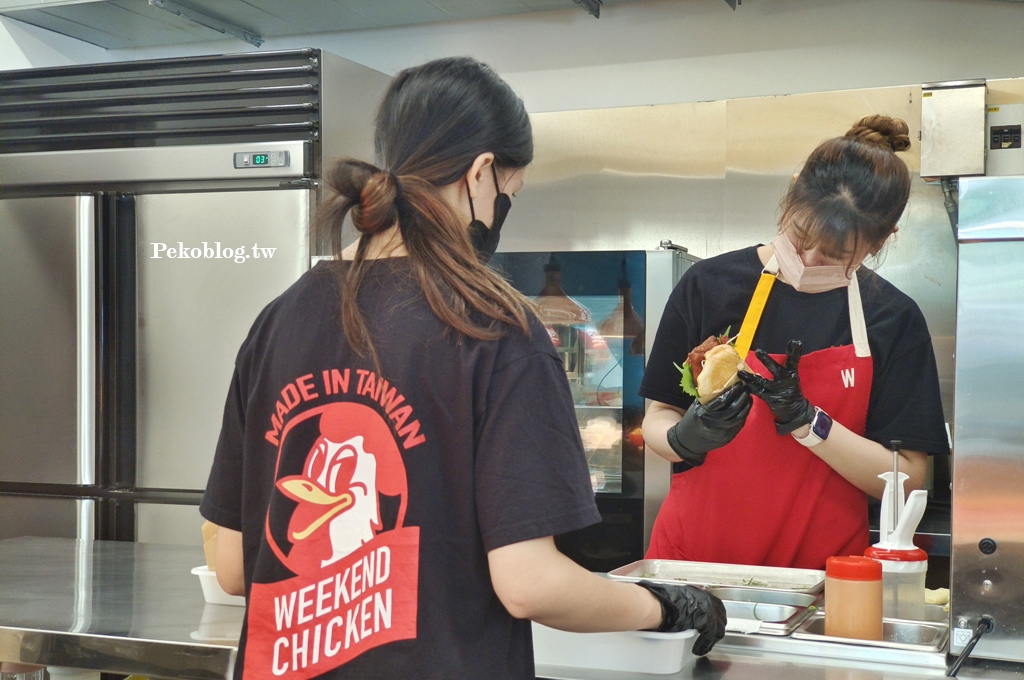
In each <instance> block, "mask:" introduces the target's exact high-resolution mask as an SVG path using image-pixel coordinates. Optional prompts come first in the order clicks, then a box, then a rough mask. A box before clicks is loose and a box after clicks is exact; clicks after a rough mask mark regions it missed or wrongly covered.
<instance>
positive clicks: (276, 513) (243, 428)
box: [200, 258, 600, 680]
mask: <svg viewBox="0 0 1024 680" xmlns="http://www.w3.org/2000/svg"><path fill="white" fill-rule="evenodd" d="M339 295H340V293H339V285H338V281H337V273H336V265H335V264H333V263H321V264H319V265H317V266H316V267H315V268H314V269H312V270H311V271H309V272H308V273H306V274H305V275H304V276H302V277H301V278H300V279H299V280H298V282H296V283H295V284H294V285H293V286H292V287H291V288H289V289H288V290H287V291H286V292H285V293H284V294H283V295H281V297H279V298H278V299H277V300H275V301H274V302H272V303H271V304H270V305H268V306H267V308H266V309H264V310H263V312H262V313H261V314H260V316H259V318H257V320H256V322H255V324H254V325H253V327H252V330H251V331H250V333H249V336H248V338H247V339H246V341H245V343H244V344H243V345H242V348H241V350H240V351H239V354H238V358H237V360H236V366H235V374H234V377H233V379H232V382H231V387H230V391H229V393H228V398H227V404H226V405H225V409H224V422H223V426H222V430H221V435H220V441H219V442H218V444H217V452H216V457H215V459H214V464H213V469H212V471H211V473H210V480H209V483H208V485H207V489H206V495H205V496H204V498H203V503H202V506H201V507H200V511H201V513H202V514H203V516H204V517H206V518H207V519H209V520H210V521H212V522H214V523H215V524H218V525H221V526H224V527H228V528H230V529H235V530H239V531H241V532H242V537H243V546H244V566H245V582H246V591H247V597H248V612H247V619H246V625H245V629H244V630H243V634H242V640H241V643H240V648H239V657H238V659H239V661H238V668H237V669H236V677H243V672H244V677H246V678H250V677H251V678H270V677H283V678H311V677H321V676H323V677H330V678H487V679H488V680H490V679H492V678H532V677H533V675H534V673H533V651H532V638H531V633H530V623H529V621H524V620H518V619H515V618H513V617H512V616H511V615H510V614H509V613H508V612H507V610H506V609H505V608H504V607H503V605H502V604H501V602H500V601H499V599H498V597H497V595H495V593H494V589H493V587H492V585H491V579H490V572H489V570H488V564H487V552H488V551H489V550H493V549H495V548H498V547H501V546H505V545H509V544H512V543H517V542H520V541H525V540H529V539H533V538H540V537H544V536H550V535H554V534H560V533H563V532H567V531H572V530H575V529H579V528H582V527H585V526H588V525H590V524H593V523H595V522H598V521H600V515H599V514H598V512H597V508H596V505H595V503H594V497H593V492H592V490H591V486H590V478H589V473H588V470H587V463H586V459H585V456H584V452H583V447H582V444H581V442H580V435H579V430H578V426H577V423H576V419H575V415H574V410H573V405H572V398H571V395H570V393H569V386H568V384H567V382H566V379H565V374H564V372H563V370H562V367H561V364H560V362H559V360H558V356H557V354H556V352H555V350H554V348H553V347H552V345H551V341H550V339H549V337H548V334H547V333H546V332H545V330H544V327H543V326H542V325H541V324H540V323H539V322H538V321H536V320H534V321H533V322H532V324H531V328H532V337H525V336H524V335H523V334H522V333H521V332H519V331H515V330H511V329H509V330H508V332H507V333H506V334H505V336H504V337H503V338H501V339H500V340H496V341H489V342H482V341H476V340H470V339H466V338H464V337H461V336H459V335H458V334H456V333H454V332H452V331H450V330H448V329H446V326H445V325H444V324H443V323H442V322H441V321H440V320H439V319H438V318H437V317H436V316H435V315H434V314H433V312H432V311H431V309H430V307H429V306H428V304H427V303H426V301H425V299H424V298H423V296H422V294H421V292H420V290H419V287H418V285H417V283H416V281H415V279H414V278H413V276H412V274H411V268H410V266H409V263H408V261H407V259H406V258H393V259H388V260H381V261H377V262H374V263H372V264H370V265H369V269H368V272H367V276H366V279H365V282H364V285H363V287H362V288H361V289H360V293H359V301H360V306H361V308H362V309H363V310H364V312H365V313H366V318H367V319H368V323H369V327H370V331H371V333H372V337H373V338H374V339H375V347H376V350H377V352H378V355H379V358H380V366H381V370H382V372H383V377H382V376H380V375H377V374H376V372H375V371H374V367H373V363H372V361H370V360H368V359H364V358H360V357H359V356H358V355H357V354H356V353H355V352H354V351H353V350H352V349H351V347H350V346H349V344H348V343H347V342H346V340H345V337H344V334H343V333H342V328H341V322H340V316H341V314H340V297H339ZM243 665H244V666H245V669H244V671H243V670H242V667H243Z"/></svg>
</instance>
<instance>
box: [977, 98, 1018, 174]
mask: <svg viewBox="0 0 1024 680" xmlns="http://www.w3.org/2000/svg"><path fill="white" fill-rule="evenodd" d="M1022 128H1024V104H1000V105H999V106H990V107H988V116H987V118H986V121H985V133H986V134H985V138H986V142H985V152H986V154H987V155H986V157H985V174H986V175H989V176H994V175H1024V145H1022V144H1021V129H1022Z"/></svg>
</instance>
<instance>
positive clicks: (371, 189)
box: [352, 171, 401, 235]
mask: <svg viewBox="0 0 1024 680" xmlns="http://www.w3.org/2000/svg"><path fill="white" fill-rule="evenodd" d="M400 194H401V185H400V184H399V180H398V176H397V175H396V174H394V173H393V172H382V171H377V172H376V173H374V174H372V175H370V177H369V178H368V179H367V180H366V184H364V185H363V189H362V191H360V192H359V203H358V204H357V205H356V206H355V207H354V208H353V209H352V224H353V225H355V228H356V229H358V230H359V231H360V232H361V233H363V234H370V235H372V234H376V233H378V232H381V231H384V230H385V229H388V228H390V227H392V226H393V225H394V224H395V222H397V221H398V206H397V203H398V197H399V195H400Z"/></svg>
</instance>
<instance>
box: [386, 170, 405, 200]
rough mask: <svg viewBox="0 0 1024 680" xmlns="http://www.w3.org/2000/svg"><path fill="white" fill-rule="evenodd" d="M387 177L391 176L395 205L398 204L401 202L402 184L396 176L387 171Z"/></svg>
mask: <svg viewBox="0 0 1024 680" xmlns="http://www.w3.org/2000/svg"><path fill="white" fill-rule="evenodd" d="M388 175H390V176H391V180H392V181H393V182H394V183H395V203H398V202H399V201H401V200H402V183H401V181H399V179H398V175H396V174H395V173H393V172H391V171H390V170H389V171H388Z"/></svg>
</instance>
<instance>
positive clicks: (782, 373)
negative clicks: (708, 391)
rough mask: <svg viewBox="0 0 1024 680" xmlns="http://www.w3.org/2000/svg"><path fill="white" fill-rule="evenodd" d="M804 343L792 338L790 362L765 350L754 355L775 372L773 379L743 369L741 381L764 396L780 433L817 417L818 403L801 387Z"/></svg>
mask: <svg viewBox="0 0 1024 680" xmlns="http://www.w3.org/2000/svg"><path fill="white" fill-rule="evenodd" d="M802 352H803V344H802V343H801V342H800V341H799V340H790V341H789V345H788V346H787V347H786V364H785V366H780V365H779V364H778V363H777V362H776V361H775V360H774V359H772V358H771V357H770V356H768V353H767V352H765V351H764V350H762V349H759V350H755V352H754V354H756V355H757V358H758V359H759V360H760V361H761V363H762V364H764V366H765V368H767V369H768V371H769V372H770V373H771V374H772V377H773V378H774V379H773V380H768V379H767V378H765V377H763V376H760V375H757V374H756V373H747V372H746V371H740V372H739V377H740V380H741V381H743V383H744V384H746V386H747V388H748V389H749V390H750V393H751V394H753V395H755V396H758V397H760V398H761V399H762V400H764V403H766V404H767V405H768V408H769V409H771V411H772V415H774V416H775V431H776V432H778V433H779V434H780V435H783V434H790V433H792V432H794V431H796V430H799V429H800V428H801V427H803V426H804V425H807V424H808V423H810V422H811V420H813V419H814V406H813V405H812V404H811V402H809V401H807V398H806V397H804V393H803V390H801V389H800V375H799V373H798V372H797V366H798V365H799V364H800V355H801V353H802Z"/></svg>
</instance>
